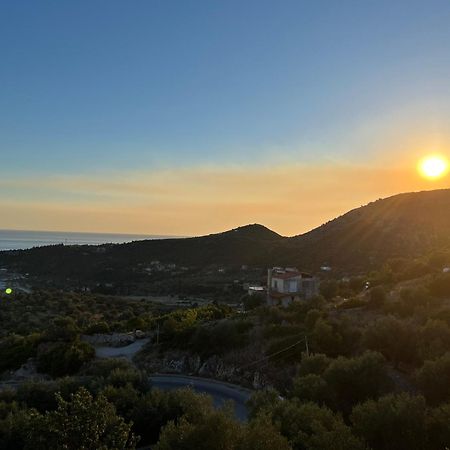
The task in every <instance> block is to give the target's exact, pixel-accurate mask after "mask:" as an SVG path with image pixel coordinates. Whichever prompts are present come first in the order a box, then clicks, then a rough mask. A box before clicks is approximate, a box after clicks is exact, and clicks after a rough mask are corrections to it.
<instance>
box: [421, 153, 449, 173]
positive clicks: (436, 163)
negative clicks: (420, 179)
mask: <svg viewBox="0 0 450 450" xmlns="http://www.w3.org/2000/svg"><path fill="white" fill-rule="evenodd" d="M418 168H419V172H420V173H421V174H422V176H424V177H425V178H430V179H436V178H441V177H443V176H444V175H445V174H446V173H447V171H448V169H449V163H448V161H447V159H446V158H444V157H443V156H439V155H433V156H427V157H425V158H423V159H422V160H421V161H419V164H418Z"/></svg>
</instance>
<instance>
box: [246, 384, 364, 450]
mask: <svg viewBox="0 0 450 450" xmlns="http://www.w3.org/2000/svg"><path fill="white" fill-rule="evenodd" d="M249 409H250V417H251V418H253V419H254V418H256V417H259V416H261V415H263V416H265V417H270V418H271V421H272V423H273V424H274V425H275V426H276V428H277V429H278V430H279V432H280V433H281V434H282V435H283V436H284V437H286V438H287V439H288V441H289V443H290V444H291V446H292V448H293V449H294V450H363V449H364V446H363V444H362V442H361V441H360V440H359V438H357V437H355V436H354V435H353V434H352V432H351V430H350V428H349V427H348V426H347V425H345V423H344V421H343V420H342V417H341V416H340V415H338V414H335V413H333V411H331V410H330V409H328V408H326V407H321V406H319V405H317V404H315V403H303V402H301V401H299V400H298V399H295V398H294V399H291V400H281V399H280V397H279V396H278V395H277V393H276V391H272V390H270V391H266V392H258V393H256V394H255V395H254V396H253V397H252V399H251V400H250V402H249ZM263 448H264V447H263Z"/></svg>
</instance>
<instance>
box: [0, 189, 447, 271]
mask: <svg viewBox="0 0 450 450" xmlns="http://www.w3.org/2000/svg"><path fill="white" fill-rule="evenodd" d="M449 246H450V189H442V190H435V191H423V192H414V193H407V194H399V195H395V196H392V197H389V198H385V199H380V200H377V201H374V202H372V203H369V204H368V205H366V206H363V207H360V208H356V209H354V210H352V211H350V212H348V213H346V214H344V215H342V216H340V217H338V218H336V219H334V220H331V221H330V222H327V223H325V224H324V225H322V226H320V227H318V228H315V229H314V230H312V231H309V232H308V233H305V234H301V235H298V236H294V237H289V238H288V237H283V236H280V235H279V234H277V233H275V232H273V231H271V230H269V229H268V228H266V227H264V226H262V225H258V224H253V225H247V226H243V227H239V228H236V229H233V230H230V231H226V232H224V233H218V234H211V235H208V236H201V237H195V238H184V239H162V240H145V241H135V242H131V243H128V244H121V245H104V246H100V247H87V246H62V245H59V246H52V247H42V248H36V249H31V250H24V251H14V252H3V253H0V265H7V266H12V267H15V268H17V269H18V270H20V271H22V272H23V271H26V272H29V273H31V274H36V275H39V274H40V275H46V276H49V277H50V276H71V277H73V276H78V277H80V279H83V278H84V277H86V276H89V277H90V278H91V279H94V278H95V276H96V274H97V273H100V272H102V271H104V270H110V271H111V270H119V268H123V267H131V266H135V265H136V264H148V263H150V262H151V261H152V260H158V261H161V262H165V263H175V264H178V265H184V266H200V267H204V266H208V265H213V264H215V265H230V266H231V265H235V266H240V265H243V264H247V265H256V266H262V267H263V266H271V265H291V266H298V267H299V268H302V269H305V270H312V271H315V270H318V269H319V268H320V266H321V265H323V264H327V265H331V266H332V267H333V268H334V269H335V270H336V271H337V272H360V271H366V270H370V269H371V268H378V267H380V265H381V264H383V262H385V261H386V260H387V259H389V258H395V257H404V258H414V257H417V256H420V255H421V254H423V253H426V252H430V251H433V250H438V249H442V248H444V247H449Z"/></svg>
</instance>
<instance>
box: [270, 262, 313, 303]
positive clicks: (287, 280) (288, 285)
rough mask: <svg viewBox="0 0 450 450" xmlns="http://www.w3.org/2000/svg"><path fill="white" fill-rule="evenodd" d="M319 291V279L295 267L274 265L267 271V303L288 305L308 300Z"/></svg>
mask: <svg viewBox="0 0 450 450" xmlns="http://www.w3.org/2000/svg"><path fill="white" fill-rule="evenodd" d="M318 292H319V280H318V279H317V278H316V277H313V276H312V275H311V274H309V273H306V272H300V271H299V270H298V269H296V268H295V267H287V268H285V269H283V268H281V267H274V268H273V269H269V270H268V271H267V304H268V305H272V306H276V305H279V306H288V305H290V304H291V303H292V302H295V301H301V300H308V299H310V298H312V297H314V296H315V295H317V294H318Z"/></svg>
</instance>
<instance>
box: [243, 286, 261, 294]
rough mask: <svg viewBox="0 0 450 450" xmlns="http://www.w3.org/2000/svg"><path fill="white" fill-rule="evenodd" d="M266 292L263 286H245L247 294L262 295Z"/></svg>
mask: <svg viewBox="0 0 450 450" xmlns="http://www.w3.org/2000/svg"><path fill="white" fill-rule="evenodd" d="M265 292H266V289H265V288H264V287H263V286H248V288H247V294H248V295H255V294H256V295H257V294H259V295H264V293H265Z"/></svg>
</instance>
